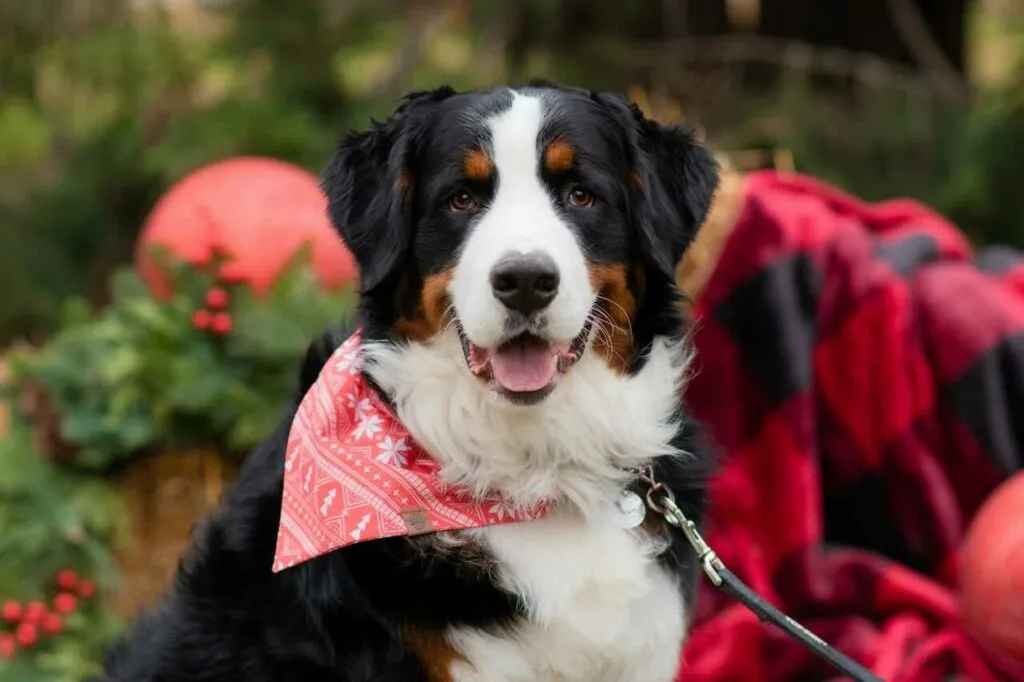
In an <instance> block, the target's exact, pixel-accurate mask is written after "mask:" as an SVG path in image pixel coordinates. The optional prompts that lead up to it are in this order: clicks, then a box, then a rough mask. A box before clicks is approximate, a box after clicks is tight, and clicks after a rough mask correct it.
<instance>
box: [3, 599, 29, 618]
mask: <svg viewBox="0 0 1024 682" xmlns="http://www.w3.org/2000/svg"><path fill="white" fill-rule="evenodd" d="M24 613H25V607H23V606H22V605H21V603H20V602H16V601H13V600H11V601H6V602H4V605H3V607H2V608H0V618H3V619H4V620H5V621H6V622H8V623H17V622H18V621H19V620H21V616H22V614H24Z"/></svg>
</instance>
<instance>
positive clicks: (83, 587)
mask: <svg viewBox="0 0 1024 682" xmlns="http://www.w3.org/2000/svg"><path fill="white" fill-rule="evenodd" d="M94 594H96V584H95V583H93V581H91V580H79V581H78V596H79V597H82V598H83V599H88V598H89V597H91V596H92V595H94Z"/></svg>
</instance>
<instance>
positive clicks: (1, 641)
mask: <svg viewBox="0 0 1024 682" xmlns="http://www.w3.org/2000/svg"><path fill="white" fill-rule="evenodd" d="M17 648H18V645H17V643H15V641H14V635H12V634H10V633H8V632H0V661H9V660H11V659H12V658H14V652H15V651H16V650H17Z"/></svg>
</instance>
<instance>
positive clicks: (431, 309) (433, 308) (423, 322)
mask: <svg viewBox="0 0 1024 682" xmlns="http://www.w3.org/2000/svg"><path fill="white" fill-rule="evenodd" d="M451 281H452V272H451V271H450V270H444V271H443V272H439V273H437V274H434V275H428V276H427V277H426V278H424V280H423V287H422V288H421V290H420V296H419V301H417V304H416V311H415V313H414V314H413V315H412V317H401V318H399V319H398V320H397V321H396V322H395V325H394V327H393V329H392V331H393V332H394V334H395V336H396V337H398V338H404V339H410V340H412V341H426V340H428V339H432V338H434V337H435V336H437V335H438V334H440V333H441V330H442V329H444V324H445V315H446V313H447V311H448V308H449V306H450V305H451V300H450V298H449V297H448V285H449V284H450V283H451Z"/></svg>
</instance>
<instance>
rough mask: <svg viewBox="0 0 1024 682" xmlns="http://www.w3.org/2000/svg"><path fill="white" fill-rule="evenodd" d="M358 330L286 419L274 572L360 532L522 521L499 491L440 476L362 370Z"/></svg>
mask: <svg viewBox="0 0 1024 682" xmlns="http://www.w3.org/2000/svg"><path fill="white" fill-rule="evenodd" d="M361 367H362V357H361V351H360V346H359V332H356V333H355V334H353V335H352V336H351V337H349V339H348V340H346V341H345V343H343V344H342V345H341V346H340V347H339V348H338V349H337V350H336V351H335V352H334V353H333V354H332V356H331V358H330V359H329V360H328V361H327V363H326V364H325V365H324V368H323V369H322V370H321V372H320V375H319V377H318V378H317V380H316V381H315V382H314V383H313V386H312V387H310V389H309V391H308V392H307V393H306V395H305V397H304V398H303V399H302V402H301V403H300V404H299V408H298V411H297V412H296V414H295V417H294V419H293V420H292V427H291V431H290V432H289V435H288V445H287V447H286V449H285V463H284V491H283V496H282V502H281V519H280V523H279V525H278V534H277V549H276V551H275V555H274V564H273V570H274V572H275V573H277V572H279V571H282V570H284V569H286V568H290V567H292V566H295V565H297V564H300V563H302V562H305V561H309V560H310V559H313V558H314V557H317V556H320V555H322V554H326V553H328V552H331V551H333V550H335V549H340V548H342V547H345V546H347V545H351V544H355V543H357V542H367V541H370V540H376V539H379V538H388V537H399V536H412V535H420V534H423V533H433V532H437V531H445V530H465V529H467V528H480V527H482V526H492V525H497V524H503V523H514V522H519V521H528V520H531V519H535V518H538V517H540V516H542V515H543V514H544V513H545V511H546V508H538V509H532V510H522V509H518V508H516V507H514V506H513V505H511V504H510V503H508V502H507V501H505V500H503V499H501V498H499V497H490V498H484V499H475V498H471V497H470V496H469V495H468V494H467V493H466V492H465V491H463V490H460V489H458V488H455V487H453V486H449V485H446V484H445V483H444V482H443V481H442V480H441V477H440V476H439V473H438V472H439V469H440V466H439V465H438V463H437V462H436V461H435V460H434V459H433V458H432V457H431V456H430V455H429V454H428V453H427V451H426V450H424V449H423V448H422V447H421V446H420V445H419V444H418V443H416V441H415V440H413V438H412V436H411V435H410V434H409V432H408V430H406V428H405V427H404V426H403V425H402V423H401V422H400V421H399V420H398V418H397V417H396V416H395V415H394V413H393V412H392V411H391V409H390V408H389V407H388V405H387V404H386V403H385V402H384V401H383V399H382V398H381V397H380V395H379V394H378V393H377V392H376V391H375V390H374V389H373V388H372V387H371V386H370V385H369V383H368V382H367V380H366V377H365V376H364V375H363V373H362V372H361Z"/></svg>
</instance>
